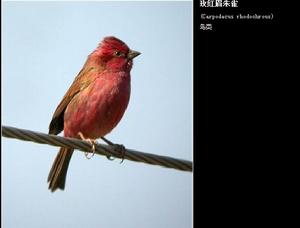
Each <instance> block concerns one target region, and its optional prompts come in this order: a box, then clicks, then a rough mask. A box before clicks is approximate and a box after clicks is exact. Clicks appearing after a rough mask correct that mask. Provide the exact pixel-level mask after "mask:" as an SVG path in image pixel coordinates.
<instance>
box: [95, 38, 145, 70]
mask: <svg viewBox="0 0 300 228" xmlns="http://www.w3.org/2000/svg"><path fill="white" fill-rule="evenodd" d="M140 54H141V53H139V52H137V51H133V50H130V49H129V47H128V46H127V45H126V44H125V43H124V42H123V41H121V40H120V39H118V38H116V37H113V36H108V37H105V38H104V39H103V40H102V42H101V43H100V44H99V46H98V47H97V49H96V50H95V51H94V52H93V53H92V54H91V57H92V58H93V59H94V60H95V61H97V62H98V61H99V62H98V63H99V64H101V65H103V66H104V67H105V69H107V70H112V71H119V70H124V71H130V70H131V67H132V60H133V58H135V57H137V56H138V55H140Z"/></svg>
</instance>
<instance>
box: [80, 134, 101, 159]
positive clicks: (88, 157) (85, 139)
mask: <svg viewBox="0 0 300 228" xmlns="http://www.w3.org/2000/svg"><path fill="white" fill-rule="evenodd" d="M78 135H79V137H80V138H81V139H82V140H84V141H86V142H88V143H90V144H91V146H92V152H93V153H92V155H91V156H89V153H88V152H86V151H85V152H84V155H85V157H86V158H87V159H91V158H92V157H93V156H94V155H95V151H96V144H97V141H96V140H95V139H89V138H85V137H84V136H83V134H82V133H81V132H78Z"/></svg>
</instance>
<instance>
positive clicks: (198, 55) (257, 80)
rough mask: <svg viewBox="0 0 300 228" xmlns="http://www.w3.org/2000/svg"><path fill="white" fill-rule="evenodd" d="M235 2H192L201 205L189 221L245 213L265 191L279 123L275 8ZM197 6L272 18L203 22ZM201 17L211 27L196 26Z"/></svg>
mask: <svg viewBox="0 0 300 228" xmlns="http://www.w3.org/2000/svg"><path fill="white" fill-rule="evenodd" d="M262 2H264V3H262ZM238 5H239V6H238V7H237V8H200V6H199V1H194V110H195V112H194V181H195V182H194V184H195V185H194V186H195V187H194V200H195V201H194V202H197V204H195V208H197V205H199V206H200V210H199V211H197V212H196V213H195V214H194V218H195V219H196V220H197V219H199V218H200V221H199V222H200V224H198V222H197V221H196V220H195V227H196V226H198V225H201V223H202V222H204V221H206V222H209V223H211V224H213V223H215V222H217V221H218V222H222V221H224V219H225V220H226V221H227V220H231V219H232V221H233V220H234V219H235V218H236V216H237V215H239V216H246V214H247V213H245V214H243V212H245V210H243V208H245V206H246V207H247V208H248V209H249V208H251V205H254V204H255V203H256V202H258V198H259V197H258V196H265V197H266V199H267V198H268V197H269V196H268V195H267V194H265V193H266V192H264V191H267V190H264V189H267V188H264V186H266V184H267V183H268V182H269V181H270V171H269V170H268V169H269V167H268V164H266V163H265V161H266V160H265V158H268V156H269V153H270V151H269V149H270V143H272V140H270V139H271V138H272V136H273V134H275V131H276V128H277V124H276V122H277V120H276V118H277V117H278V116H277V110H278V99H280V90H279V91H278V88H279V87H278V85H280V71H281V69H280V67H281V65H282V64H281V61H282V56H281V49H282V48H283V42H282V40H281V34H282V27H281V25H280V20H281V15H280V10H279V6H278V5H276V4H275V3H274V2H272V1H258V2H255V1H246V0H244V1H242V0H239V1H238ZM201 13H206V14H215V15H218V14H220V13H221V14H223V15H224V14H234V15H235V14H239V13H241V14H243V15H246V14H248V13H249V14H258V15H264V14H270V13H272V14H273V15H274V18H273V19H272V20H262V19H261V20H254V19H247V20H246V19H244V20H236V19H235V20H215V21H205V20H201V18H200V15H201ZM201 23H211V24H212V26H213V29H212V31H203V30H200V24H201ZM258 189H259V190H258ZM256 209H257V208H256ZM258 210H260V209H259V208H258ZM218 212H219V213H218ZM198 213H200V214H199V215H198ZM228 214H229V216H228ZM225 215H226V216H225ZM248 216H249V214H248ZM212 217H213V218H212ZM250 220H251V219H250ZM250 220H249V221H250ZM251 221H252V220H251ZM224 224H226V223H223V225H224Z"/></svg>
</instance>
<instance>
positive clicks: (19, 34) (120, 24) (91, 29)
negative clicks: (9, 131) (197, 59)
mask: <svg viewBox="0 0 300 228" xmlns="http://www.w3.org/2000/svg"><path fill="white" fill-rule="evenodd" d="M1 21H2V49H1V50H2V53H1V54H2V125H6V126H13V127H18V128H23V129H29V130H34V131H39V132H44V133H47V132H48V125H49V122H50V120H51V117H52V114H53V112H54V110H55V108H56V106H57V105H58V103H59V102H60V100H61V99H62V97H63V95H64V94H65V92H66V91H67V89H68V88H69V86H70V85H71V83H72V82H73V79H74V78H75V76H76V75H77V73H78V72H79V71H80V69H81V67H82V66H83V64H84V62H85V60H86V57H87V55H88V54H90V53H91V52H92V51H93V50H94V49H95V48H96V46H97V45H98V43H99V42H100V41H101V40H102V38H103V37H105V36H108V35H114V36H116V37H118V38H120V39H121V40H123V41H124V42H125V43H127V45H128V46H129V47H130V48H131V49H133V50H137V51H139V52H141V53H142V55H140V56H138V57H137V58H136V59H135V61H134V66H133V69H132V71H131V76H132V78H131V81H132V84H131V98H130V102H129V106H128V108H127V110H126V112H125V115H124V116H123V119H122V120H121V122H120V123H119V125H118V126H117V127H116V128H115V129H114V130H113V131H112V132H111V133H110V134H109V135H107V138H108V139H109V140H111V141H113V142H115V143H120V144H123V145H125V147H127V148H130V149H135V150H140V151H144V152H148V153H154V154H160V155H166V156H171V157H176V158H182V159H186V160H192V159H193V156H192V2H189V1H186V2H89V3H84V2H64V3H60V2H2V20H1ZM99 142H101V143H102V141H101V140H99ZM57 151H58V148H56V147H52V146H49V145H41V144H36V143H31V142H25V141H20V140H16V139H8V138H4V137H3V138H2V154H1V156H2V159H1V161H2V164H1V165H2V166H1V169H2V172H1V173H2V183H1V184H2V196H1V197H2V200H1V202H2V205H1V206H2V210H1V211H2V220H1V222H2V227H4V228H10V227H11V228H12V227H13V228H19V227H20V228H21V227H22V228H23V227H31V228H35V227H38V228H40V227H45V228H48V227H51V228H52V227H55V228H60V227H74V228H77V227H78V228H79V227H109V228H117V227H128V228H135V227H143V228H144V227H145V228H153V227H155V228H165V227H173V228H183V227H192V184H193V183H192V178H193V176H192V173H191V172H182V171H177V170H173V169H167V168H163V167H159V166H151V165H146V164H143V163H135V162H131V161H128V160H125V161H124V162H123V163H122V164H119V161H120V160H118V159H116V160H115V161H109V160H107V159H106V157H103V156H97V155H96V156H94V157H93V158H92V159H90V160H87V159H86V158H85V156H84V154H83V153H81V152H75V153H74V154H73V157H72V160H71V163H70V166H69V170H68V176H67V183H66V189H65V191H56V192H55V193H51V192H50V191H49V190H48V184H47V181H46V180H47V176H48V172H49V170H50V167H51V165H52V162H53V160H54V158H55V156H56V153H57Z"/></svg>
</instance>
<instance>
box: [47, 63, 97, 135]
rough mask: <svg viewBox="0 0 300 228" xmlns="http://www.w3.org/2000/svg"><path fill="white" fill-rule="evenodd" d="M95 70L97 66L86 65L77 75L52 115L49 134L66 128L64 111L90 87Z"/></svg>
mask: <svg viewBox="0 0 300 228" xmlns="http://www.w3.org/2000/svg"><path fill="white" fill-rule="evenodd" d="M95 70H96V68H95V67H86V66H84V67H83V68H82V70H81V71H80V72H79V74H78V75H77V76H76V78H75V79H74V81H73V83H72V85H71V87H70V88H69V89H68V91H67V92H66V94H65V95H64V97H63V99H62V100H61V102H60V103H59V105H58V106H57V108H56V110H55V112H54V114H53V116H52V120H51V123H50V125H49V134H55V135H57V134H59V133H60V132H61V131H62V130H63V129H64V113H65V110H66V108H67V106H68V104H69V103H70V102H71V100H72V99H73V98H74V96H75V95H76V94H77V93H79V92H80V91H82V90H83V89H85V88H86V87H88V86H89V85H90V84H91V82H93V81H94V80H95V77H93V76H92V75H91V74H94V72H95Z"/></svg>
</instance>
